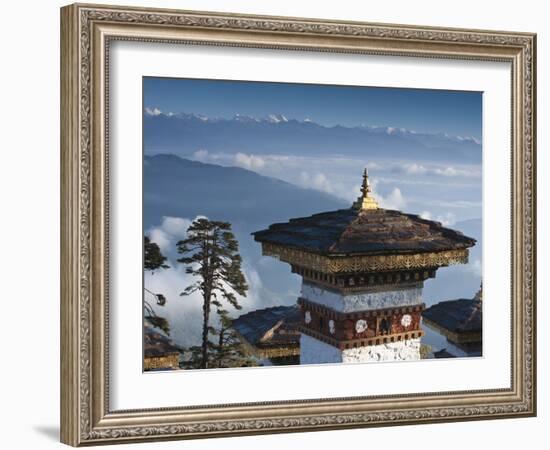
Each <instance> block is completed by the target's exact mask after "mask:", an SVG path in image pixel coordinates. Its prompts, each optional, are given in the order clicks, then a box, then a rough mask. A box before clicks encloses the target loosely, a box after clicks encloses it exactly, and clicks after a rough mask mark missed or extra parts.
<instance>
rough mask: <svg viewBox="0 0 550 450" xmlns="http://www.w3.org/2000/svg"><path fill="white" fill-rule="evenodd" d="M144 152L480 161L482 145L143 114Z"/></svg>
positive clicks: (241, 119)
mask: <svg viewBox="0 0 550 450" xmlns="http://www.w3.org/2000/svg"><path fill="white" fill-rule="evenodd" d="M143 117H144V122H143V124H144V144H145V149H146V151H148V150H149V151H154V152H159V151H162V152H172V153H176V154H178V155H180V156H189V155H191V154H192V153H193V152H195V151H197V150H199V149H207V150H209V151H220V152H239V151H247V152H252V153H260V154H266V153H273V154H284V153H294V154H297V155H303V156H305V155H308V154H309V155H312V154H318V153H319V152H320V151H323V152H331V153H335V154H337V153H338V152H341V151H342V150H343V149H345V150H346V152H347V153H349V152H351V153H352V154H355V155H361V156H365V155H367V154H368V156H369V157H386V158H388V157H391V158H403V157H407V158H411V152H412V151H414V152H415V153H414V157H415V159H417V160H424V159H429V160H445V161H457V162H461V163H472V162H480V161H481V142H480V141H479V140H477V139H476V138H474V137H471V136H450V135H448V134H446V133H437V134H428V133H418V132H415V131H414V130H407V129H404V128H395V127H378V126H368V125H361V126H356V127H345V126H342V125H335V126H331V127H329V126H324V125H320V124H318V123H316V122H313V121H311V120H308V119H305V120H297V119H289V118H287V117H285V116H284V115H282V114H270V115H268V116H266V117H253V116H245V115H240V114H236V115H235V116H234V117H232V118H230V119H226V118H216V117H208V116H205V115H202V114H193V113H163V112H162V111H160V110H159V109H157V108H146V109H145V111H144V116H143Z"/></svg>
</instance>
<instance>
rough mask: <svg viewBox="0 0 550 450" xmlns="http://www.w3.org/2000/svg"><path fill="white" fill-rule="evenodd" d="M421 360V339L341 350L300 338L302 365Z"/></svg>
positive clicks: (310, 339) (315, 340)
mask: <svg viewBox="0 0 550 450" xmlns="http://www.w3.org/2000/svg"><path fill="white" fill-rule="evenodd" d="M419 359H420V338H417V339H408V340H406V341H398V342H390V343H387V344H379V345H371V346H368V347H357V348H350V349H346V350H339V349H337V348H336V347H333V346H332V345H330V344H326V343H324V342H321V341H319V340H317V339H315V338H313V337H311V336H308V335H306V334H302V335H301V336H300V364H326V363H368V362H378V361H417V360H419Z"/></svg>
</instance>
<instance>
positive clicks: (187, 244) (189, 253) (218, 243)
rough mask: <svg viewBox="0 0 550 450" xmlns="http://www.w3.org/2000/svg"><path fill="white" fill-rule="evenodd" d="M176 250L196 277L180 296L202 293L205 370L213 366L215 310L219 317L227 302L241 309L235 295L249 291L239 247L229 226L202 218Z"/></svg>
mask: <svg viewBox="0 0 550 450" xmlns="http://www.w3.org/2000/svg"><path fill="white" fill-rule="evenodd" d="M177 249H178V252H179V253H180V254H182V255H184V256H182V257H181V258H180V259H178V262H180V263H183V264H185V265H186V266H187V267H186V273H188V274H190V275H192V276H194V277H197V280H196V281H195V282H193V283H192V284H191V285H189V286H187V287H186V288H185V290H184V291H183V292H182V293H181V295H184V296H185V295H190V294H192V293H194V292H199V293H200V294H201V296H202V300H203V305H202V312H203V324H202V345H201V348H200V363H199V367H200V368H201V369H206V368H208V366H209V365H211V364H212V363H211V362H210V361H209V353H211V352H209V349H211V348H212V345H213V344H212V342H210V339H209V334H213V333H216V331H214V330H213V328H211V327H210V324H209V323H210V312H211V309H212V306H214V307H216V308H217V311H218V312H219V313H221V311H225V310H224V302H227V303H229V304H230V305H231V306H233V307H234V308H235V309H241V305H239V303H238V300H237V296H236V295H235V294H238V295H241V296H246V291H247V290H248V286H247V284H246V280H245V277H244V274H243V272H242V270H241V264H242V258H241V256H240V255H239V253H238V251H239V244H238V242H237V240H236V239H235V236H234V235H233V233H232V232H231V225H230V224H229V223H228V222H219V221H210V220H208V219H205V218H199V219H196V220H195V221H194V222H193V223H192V224H191V226H190V227H189V229H188V230H187V238H186V239H184V240H181V241H179V242H178V243H177ZM197 356H198V355H197Z"/></svg>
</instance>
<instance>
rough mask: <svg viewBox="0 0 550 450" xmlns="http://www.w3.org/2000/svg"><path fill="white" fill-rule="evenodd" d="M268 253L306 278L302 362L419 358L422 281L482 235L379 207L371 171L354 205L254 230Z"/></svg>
mask: <svg viewBox="0 0 550 450" xmlns="http://www.w3.org/2000/svg"><path fill="white" fill-rule="evenodd" d="M253 235H254V238H255V240H256V241H258V242H260V243H261V244H262V252H263V254H264V255H270V256H275V257H278V258H279V259H280V260H281V261H284V262H286V263H288V264H290V266H291V268H292V272H293V273H296V274H298V275H300V276H301V277H302V289H301V296H300V298H299V299H298V304H299V305H300V308H301V314H302V323H301V325H300V332H301V336H300V363H301V364H319V363H334V362H368V361H380V360H385V361H390V360H415V359H420V338H421V336H422V335H423V331H422V329H421V314H422V311H423V309H424V304H423V303H422V288H423V285H424V281H425V280H427V279H428V278H434V277H435V273H436V270H437V269H438V268H439V267H442V266H448V265H450V264H463V263H466V262H467V261H468V248H469V247H472V246H473V245H475V242H476V241H475V240H474V239H472V238H469V237H466V236H464V235H463V234H462V233H460V232H459V231H455V230H451V229H449V228H445V227H443V226H442V225H441V223H439V222H434V221H431V220H425V219H422V218H420V217H419V216H417V215H412V214H404V213H402V212H400V211H394V210H387V209H383V208H380V207H379V206H378V203H377V202H376V200H375V199H374V198H373V197H372V192H371V187H370V184H369V179H368V173H367V171H366V170H365V172H364V174H363V183H362V187H361V195H360V197H359V198H358V199H357V201H356V202H355V203H354V204H353V206H352V207H351V208H349V209H341V210H337V211H331V212H325V213H320V214H315V215H313V216H310V217H303V218H297V219H290V220H289V221H288V222H285V223H277V224H273V225H271V226H270V227H269V228H268V229H266V230H262V231H257V232H255V233H253Z"/></svg>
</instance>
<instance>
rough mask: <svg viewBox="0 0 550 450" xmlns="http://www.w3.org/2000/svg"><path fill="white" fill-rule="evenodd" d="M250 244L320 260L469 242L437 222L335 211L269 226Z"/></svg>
mask: <svg viewBox="0 0 550 450" xmlns="http://www.w3.org/2000/svg"><path fill="white" fill-rule="evenodd" d="M252 234H253V235H254V238H255V240H256V241H259V242H265V243H271V244H277V245H282V246H285V247H291V248H296V249H300V250H305V251H309V252H313V253H318V254H323V255H342V254H344V255H347V254H381V253H419V252H420V253H421V252H431V251H445V250H453V249H464V248H468V247H472V246H473V245H475V243H476V241H475V239H473V238H470V237H467V236H464V235H463V234H462V233H461V232H460V231H456V230H452V229H450V228H445V227H443V226H442V225H441V223H439V222H434V221H431V220H426V219H422V218H421V217H419V216H417V215H414V214H405V213H402V212H400V211H394V210H388V209H381V208H380V209H374V210H358V209H354V208H349V209H340V210H337V211H330V212H325V213H320V214H315V215H312V216H309V217H300V218H294V219H290V220H289V221H288V222H284V223H275V224H273V225H271V226H270V227H269V228H268V229H266V230H261V231H256V232H255V233H252Z"/></svg>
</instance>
